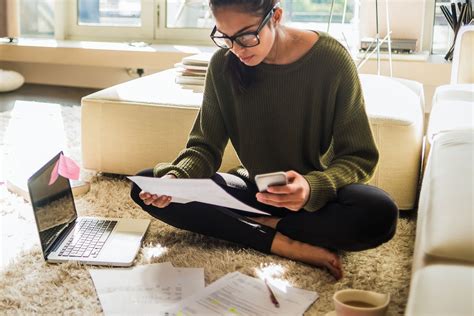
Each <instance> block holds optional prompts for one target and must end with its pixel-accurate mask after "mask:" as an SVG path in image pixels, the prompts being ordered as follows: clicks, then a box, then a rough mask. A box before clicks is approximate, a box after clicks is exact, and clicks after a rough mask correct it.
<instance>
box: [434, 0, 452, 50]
mask: <svg viewBox="0 0 474 316" xmlns="http://www.w3.org/2000/svg"><path fill="white" fill-rule="evenodd" d="M450 3H451V1H450V0H436V3H435V14H434V24H433V41H432V45H431V53H432V54H446V52H447V51H448V50H449V48H450V47H451V44H452V42H453V36H454V32H453V30H452V29H451V28H450V27H449V25H448V22H447V21H446V18H445V17H444V15H443V13H442V11H441V5H448V6H449V5H450Z"/></svg>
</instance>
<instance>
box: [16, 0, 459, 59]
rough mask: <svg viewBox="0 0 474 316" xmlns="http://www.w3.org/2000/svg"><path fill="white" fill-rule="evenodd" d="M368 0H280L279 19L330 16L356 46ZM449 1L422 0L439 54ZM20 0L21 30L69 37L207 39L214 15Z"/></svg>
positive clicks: (82, 0) (125, 3)
mask: <svg viewBox="0 0 474 316" xmlns="http://www.w3.org/2000/svg"><path fill="white" fill-rule="evenodd" d="M367 1H368V0H367ZM367 1H365V2H364V1H362V0H335V1H334V5H332V0H281V6H282V8H283V9H284V14H285V16H284V23H285V24H286V25H289V26H293V27H297V28H302V29H314V30H320V31H324V32H326V31H328V21H329V19H330V18H331V24H330V26H329V33H330V34H331V35H332V36H334V37H335V38H337V39H339V40H340V41H341V43H342V44H343V45H344V46H346V47H349V48H350V49H351V50H353V51H355V50H356V49H357V47H359V31H360V24H359V23H366V24H367V23H373V21H360V20H359V17H360V16H361V15H360V12H361V7H360V3H363V5H364V4H365V3H367ZM392 1H396V0H392ZM450 1H451V0H426V3H427V7H429V8H430V9H429V10H428V9H427V11H426V12H427V13H426V15H425V20H426V22H425V26H424V29H425V30H426V32H425V33H426V34H430V35H429V36H428V37H429V40H430V42H429V43H426V44H429V46H427V45H426V44H424V46H423V47H431V50H432V53H435V54H444V53H445V52H446V51H447V50H448V49H449V47H450V44H451V42H452V36H453V32H452V30H451V29H450V28H449V26H448V24H447V22H446V20H445V18H444V16H443V14H442V12H441V10H440V5H441V4H446V3H449V2H450ZM368 2H370V1H368ZM372 2H373V1H372ZM19 3H20V8H19V15H20V17H27V18H21V19H20V25H21V35H22V36H27V37H31V36H34V37H38V36H41V37H53V36H54V35H55V34H56V37H57V38H65V39H73V40H101V41H146V42H155V41H159V42H164V43H176V44H204V45H212V42H211V41H210V39H209V33H210V31H211V29H212V26H213V25H214V19H213V17H212V13H211V12H210V10H209V7H208V0H19ZM433 7H434V8H433ZM331 9H332V16H330V12H331ZM430 10H432V11H430ZM428 11H430V12H428ZM433 11H434V14H433ZM58 34H59V35H58ZM431 34H432V35H431ZM425 38H426V37H425Z"/></svg>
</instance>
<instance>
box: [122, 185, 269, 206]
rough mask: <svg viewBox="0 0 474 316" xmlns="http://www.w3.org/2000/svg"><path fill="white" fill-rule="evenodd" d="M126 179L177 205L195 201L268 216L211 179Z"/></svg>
mask: <svg viewBox="0 0 474 316" xmlns="http://www.w3.org/2000/svg"><path fill="white" fill-rule="evenodd" d="M128 178H129V179H130V180H132V181H133V182H135V183H136V184H137V185H138V186H139V187H140V188H141V189H142V190H143V191H146V192H149V193H152V194H158V195H169V196H172V197H173V199H174V198H177V199H178V201H179V202H178V203H184V202H183V200H185V201H186V200H187V201H196V202H202V203H207V204H212V205H219V206H224V207H228V208H233V209H238V210H242V211H246V212H251V213H257V214H265V215H269V214H268V213H266V212H263V211H260V210H258V209H256V208H254V207H251V206H249V205H247V204H245V203H242V202H240V201H239V200H237V199H236V198H234V197H233V196H232V195H230V194H228V193H227V192H226V191H225V190H224V189H222V188H221V187H220V186H218V185H217V184H216V183H214V181H212V180H211V179H162V178H153V177H140V176H133V177H128Z"/></svg>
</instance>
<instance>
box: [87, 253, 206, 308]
mask: <svg viewBox="0 0 474 316" xmlns="http://www.w3.org/2000/svg"><path fill="white" fill-rule="evenodd" d="M89 273H90V275H91V277H92V280H93V281H94V285H95V288H96V291H97V295H98V296H99V300H100V303H101V305H102V309H103V310H104V314H106V315H138V314H140V315H157V314H158V313H160V312H161V311H164V310H165V309H166V308H169V307H170V306H172V305H173V304H175V303H177V302H179V301H181V300H182V299H184V298H186V297H188V296H190V295H191V294H193V293H197V292H200V291H202V290H203V289H204V269H203V268H174V267H173V266H172V265H171V263H169V262H167V263H159V264H149V265H143V266H137V267H134V268H126V269H90V270H89Z"/></svg>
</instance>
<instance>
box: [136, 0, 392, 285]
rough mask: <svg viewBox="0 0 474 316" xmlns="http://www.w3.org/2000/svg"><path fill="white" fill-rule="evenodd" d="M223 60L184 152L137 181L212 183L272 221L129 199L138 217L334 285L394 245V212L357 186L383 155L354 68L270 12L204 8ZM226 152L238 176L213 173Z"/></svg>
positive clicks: (247, 4) (322, 38)
mask: <svg viewBox="0 0 474 316" xmlns="http://www.w3.org/2000/svg"><path fill="white" fill-rule="evenodd" d="M209 5H210V8H211V10H212V12H213V14H214V17H215V21H216V26H215V27H214V29H213V31H212V33H211V38H212V39H213V41H214V42H215V43H216V45H217V46H219V47H220V48H221V49H220V50H218V51H217V52H216V53H215V54H214V55H213V57H212V59H211V62H210V64H209V69H208V72H207V75H206V84H205V90H204V98H203V103H202V107H201V109H200V111H199V114H198V116H197V118H196V121H195V123H194V127H193V128H192V130H191V132H190V135H189V139H188V143H187V145H186V148H185V149H183V150H182V151H181V152H180V153H179V155H178V157H177V158H176V159H175V160H174V161H173V162H171V163H160V164H158V165H157V166H156V167H155V168H154V169H149V170H144V171H142V172H141V173H139V174H140V175H142V176H143V175H144V176H150V177H152V176H154V177H169V178H211V179H212V180H214V181H215V182H216V183H217V184H218V185H220V186H221V187H222V188H223V189H224V190H226V191H227V192H228V193H229V194H231V195H233V196H234V197H236V198H238V199H239V200H241V201H243V202H244V203H247V204H249V205H251V206H254V207H256V208H258V209H261V210H263V211H266V212H268V213H270V214H271V216H261V215H259V216H257V214H253V213H247V212H243V211H238V210H233V209H228V208H225V207H219V206H213V205H208V204H203V203H198V202H191V203H187V204H180V203H173V197H170V196H165V195H152V194H150V193H148V192H143V191H141V190H140V189H139V188H138V187H137V186H135V185H134V186H133V187H132V193H131V195H132V198H133V200H134V201H135V202H136V203H137V204H139V205H140V206H141V207H142V208H143V209H144V210H145V211H147V212H148V213H150V214H151V215H153V216H154V217H156V218H157V219H159V220H162V221H164V222H166V223H168V224H170V225H173V226H175V227H178V228H181V229H185V230H189V231H192V232H196V233H200V234H204V235H208V236H213V237H216V238H221V239H225V240H228V241H232V242H235V243H239V244H241V245H243V246H246V247H252V248H254V249H257V250H259V251H262V252H266V253H273V254H276V255H280V256H283V257H286V258H290V259H293V260H298V261H302V262H305V263H308V264H312V265H315V266H320V267H325V268H327V269H328V270H329V272H330V273H331V274H332V275H334V277H335V278H337V279H339V278H341V277H342V267H341V263H340V260H339V257H338V255H337V251H338V250H344V251H359V250H364V249H369V248H373V247H376V246H378V245H380V244H382V243H384V242H386V241H388V240H390V239H391V238H392V237H393V235H394V234H395V230H396V224H397V218H398V208H397V207H396V205H395V203H394V202H393V201H392V199H391V198H390V197H389V196H388V195H387V194H386V193H385V192H383V191H382V190H380V189H378V188H375V187H372V186H369V185H366V184H364V183H365V182H367V181H368V180H369V179H370V177H371V176H372V174H373V173H374V170H375V167H376V165H377V162H378V151H377V148H376V145H375V142H374V139H373V136H372V133H371V130H370V125H369V122H368V118H367V114H366V112H365V108H364V98H363V95H362V91H361V86H360V82H359V78H358V75H357V70H356V67H355V65H354V63H353V61H352V59H351V56H350V55H349V53H348V52H347V51H346V49H345V48H344V47H343V46H342V45H341V44H340V43H339V42H338V41H336V40H335V39H333V38H332V37H330V36H329V35H327V34H325V33H321V32H315V31H310V30H299V29H295V28H290V27H286V26H284V25H282V24H281V19H282V14H283V12H282V9H281V8H280V6H279V3H278V2H276V0H259V1H254V0H210V3H209ZM229 140H230V141H231V142H232V144H233V146H234V148H235V150H236V152H237V155H238V157H239V159H240V161H241V165H240V166H236V167H235V168H234V169H232V170H230V171H228V173H217V170H218V169H219V167H220V165H221V161H222V155H223V152H224V148H225V147H226V145H227V143H228V141H229ZM275 171H284V172H285V173H286V175H287V178H288V184H287V185H279V186H271V187H269V189H268V190H267V191H265V192H258V190H257V188H256V186H255V180H254V178H255V176H256V175H258V174H262V173H268V172H275Z"/></svg>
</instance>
